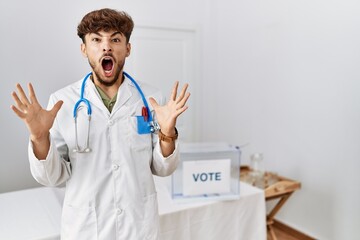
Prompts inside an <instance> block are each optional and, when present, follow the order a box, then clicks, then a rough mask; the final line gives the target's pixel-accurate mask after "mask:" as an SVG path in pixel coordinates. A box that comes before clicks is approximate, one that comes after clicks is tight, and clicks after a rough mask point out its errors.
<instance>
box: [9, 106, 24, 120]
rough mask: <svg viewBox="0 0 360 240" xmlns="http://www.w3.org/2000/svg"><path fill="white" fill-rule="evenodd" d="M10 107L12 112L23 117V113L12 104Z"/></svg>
mask: <svg viewBox="0 0 360 240" xmlns="http://www.w3.org/2000/svg"><path fill="white" fill-rule="evenodd" d="M10 108H11V109H12V110H13V111H14V113H15V114H16V115H17V116H18V117H19V118H21V119H24V118H25V113H23V112H22V111H20V110H19V109H17V108H16V107H15V106H14V105H11V106H10Z"/></svg>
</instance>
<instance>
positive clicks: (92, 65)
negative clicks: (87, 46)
mask: <svg viewBox="0 0 360 240" xmlns="http://www.w3.org/2000/svg"><path fill="white" fill-rule="evenodd" d="M89 64H90V66H91V68H92V69H93V72H94V74H95V76H96V79H97V80H98V81H99V83H100V84H101V85H104V86H107V87H111V86H113V85H114V84H115V83H116V82H117V81H118V79H119V76H120V73H121V71H122V70H123V68H124V65H125V62H123V63H121V64H120V65H117V67H116V71H115V74H114V78H113V79H111V80H110V81H105V80H104V79H102V78H101V77H100V74H99V71H97V70H96V69H95V64H93V63H91V62H90V60H89ZM122 80H123V78H121V79H120V81H121V82H122Z"/></svg>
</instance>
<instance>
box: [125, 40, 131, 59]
mask: <svg viewBox="0 0 360 240" xmlns="http://www.w3.org/2000/svg"><path fill="white" fill-rule="evenodd" d="M126 50H127V53H126V57H128V56H130V52H131V43H127V44H126Z"/></svg>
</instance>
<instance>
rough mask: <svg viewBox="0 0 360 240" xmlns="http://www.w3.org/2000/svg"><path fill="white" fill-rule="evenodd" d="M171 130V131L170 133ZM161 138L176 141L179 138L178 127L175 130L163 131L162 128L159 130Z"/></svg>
mask: <svg viewBox="0 0 360 240" xmlns="http://www.w3.org/2000/svg"><path fill="white" fill-rule="evenodd" d="M169 132H170V133H169ZM158 136H159V140H160V141H164V142H174V141H175V140H176V139H177V138H178V131H177V129H176V127H175V128H174V129H173V131H164V132H163V131H162V129H160V130H159V132H158Z"/></svg>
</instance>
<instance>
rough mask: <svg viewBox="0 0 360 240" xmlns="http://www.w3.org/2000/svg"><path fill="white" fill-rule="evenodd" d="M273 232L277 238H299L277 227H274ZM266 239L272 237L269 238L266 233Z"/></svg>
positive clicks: (268, 239) (278, 239) (281, 239)
mask: <svg viewBox="0 0 360 240" xmlns="http://www.w3.org/2000/svg"><path fill="white" fill-rule="evenodd" d="M274 232H275V235H276V237H277V240H300V238H296V237H294V236H291V235H290V234H288V233H286V232H284V231H282V230H280V229H278V228H274ZM267 240H273V239H271V237H270V234H268V236H267Z"/></svg>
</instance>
